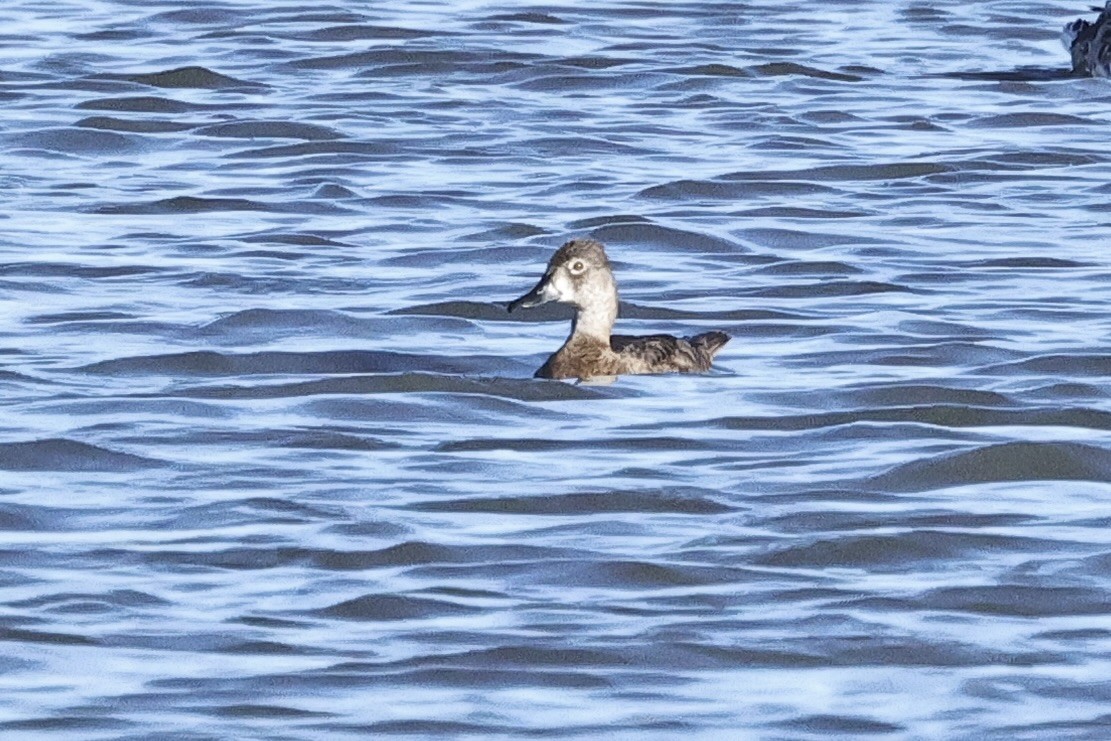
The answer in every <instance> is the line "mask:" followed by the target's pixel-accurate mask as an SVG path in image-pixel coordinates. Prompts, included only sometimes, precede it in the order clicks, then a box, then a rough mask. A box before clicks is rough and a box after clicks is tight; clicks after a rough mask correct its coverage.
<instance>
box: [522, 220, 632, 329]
mask: <svg viewBox="0 0 1111 741" xmlns="http://www.w3.org/2000/svg"><path fill="white" fill-rule="evenodd" d="M549 301H559V302H561V303H565V304H572V305H573V306H575V307H576V308H577V309H578V310H579V312H580V313H581V312H583V311H594V310H601V309H608V307H609V306H610V305H611V304H612V307H613V315H614V317H615V318H616V316H617V284H616V283H615V282H614V279H613V271H612V270H611V269H610V261H609V258H607V257H606V251H605V248H603V247H602V244H601V243H600V242H596V241H594V240H593V239H573V240H571V241H570V242H568V243H567V244H565V245H563V246H562V247H560V248H559V250H557V251H556V253H555V254H554V255H552V259H551V260H549V261H548V268H547V270H545V271H544V275H543V276H542V277H541V278H540V280H539V281H538V282H537V284H536V285H535V286H533V288H532V290H531V291H529V292H528V293H526V294H525V295H524V296H521V297H520V298H518V299H515V300H513V301H510V302H509V305H508V307H507V308H508V309H509V311H513V310H514V309H518V308H523V309H528V308H531V307H533V306H539V305H540V304H546V303H548V302H549Z"/></svg>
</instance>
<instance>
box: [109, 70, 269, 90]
mask: <svg viewBox="0 0 1111 741" xmlns="http://www.w3.org/2000/svg"><path fill="white" fill-rule="evenodd" d="M97 78H98V79H108V80H124V81H126V82H135V83H138V84H140V85H149V86H151V87H160V88H198V89H204V90H225V89H229V88H261V87H266V86H265V85H262V84H260V83H257V82H248V81H247V80H237V79H236V78H234V77H228V76H227V75H222V74H220V73H219V72H213V71H212V70H210V69H207V68H205V67H197V66H192V67H178V68H176V69H171V70H165V71H161V72H149V73H143V74H134V75H120V74H105V75H97Z"/></svg>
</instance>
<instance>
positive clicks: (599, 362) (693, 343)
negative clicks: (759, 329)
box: [507, 239, 729, 379]
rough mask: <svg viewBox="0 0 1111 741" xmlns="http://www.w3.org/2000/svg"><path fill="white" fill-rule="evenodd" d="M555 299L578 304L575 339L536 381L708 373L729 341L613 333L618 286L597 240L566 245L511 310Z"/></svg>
mask: <svg viewBox="0 0 1111 741" xmlns="http://www.w3.org/2000/svg"><path fill="white" fill-rule="evenodd" d="M549 301H561V302H563V303H567V304H572V305H573V306H574V307H575V318H574V319H573V320H572V321H571V335H570V336H569V337H568V338H567V341H566V342H564V343H563V347H561V348H559V350H557V351H556V352H555V353H554V354H553V355H552V356H551V357H550V358H548V361H547V362H546V363H544V365H542V366H541V367H540V370H538V371H536V378H579V379H591V378H604V377H607V376H616V375H620V374H623V373H693V372H698V371H707V370H709V369H710V364H711V363H713V360H714V355H715V354H717V351H718V350H720V349H721V348H722V346H723V345H725V343H726V342H728V341H729V335H727V334H725V333H724V332H704V333H703V334H697V335H695V336H693V337H688V338H679V337H672V336H671V335H666V334H656V335H646V336H641V337H630V336H625V335H611V334H610V332H611V331H612V330H613V323H614V321H615V320H616V319H617V283H616V281H614V279H613V271H612V270H611V269H610V262H609V259H608V258H607V257H606V251H605V248H603V247H602V245H601V243H600V242H595V241H594V240H593V239H573V240H571V241H570V242H568V243H567V244H565V245H563V246H562V247H560V248H559V250H558V251H557V252H556V253H555V255H553V256H552V259H551V260H550V261H549V262H548V269H547V270H546V271H545V272H544V276H543V277H542V278H540V282H538V283H537V284H536V286H535V287H534V288H533V289H532V290H531V291H529V292H528V293H526V294H525V295H524V296H521V297H520V298H518V299H516V300H515V301H511V302H510V303H509V306H508V307H507V308H508V309H509V311H513V310H514V309H516V308H518V307H522V308H526V309H527V308H529V307H531V306H539V305H540V304H546V303H548V302H549Z"/></svg>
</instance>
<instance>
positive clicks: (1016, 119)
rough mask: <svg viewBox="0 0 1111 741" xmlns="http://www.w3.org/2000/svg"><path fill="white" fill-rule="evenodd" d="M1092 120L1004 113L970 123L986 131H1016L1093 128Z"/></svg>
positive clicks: (1047, 114)
mask: <svg viewBox="0 0 1111 741" xmlns="http://www.w3.org/2000/svg"><path fill="white" fill-rule="evenodd" d="M1093 123H1094V122H1093V121H1092V120H1091V119H1087V118H1081V117H1080V116H1070V115H1066V114H1064V113H1042V112H1025V113H1002V114H999V115H995V116H983V117H981V118H978V119H976V120H975V121H972V122H970V123H969V126H974V127H978V128H984V129H1016V128H1031V127H1041V126H1091V125H1092V124H1093Z"/></svg>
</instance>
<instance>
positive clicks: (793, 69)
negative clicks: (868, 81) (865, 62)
mask: <svg viewBox="0 0 1111 741" xmlns="http://www.w3.org/2000/svg"><path fill="white" fill-rule="evenodd" d="M749 71H750V72H751V73H752V74H753V75H755V76H758V77H784V76H789V75H799V76H802V77H814V78H817V79H820V80H836V81H838V82H861V81H863V79H864V78H863V77H860V76H859V75H851V74H845V73H843V72H829V71H827V70H824V69H818V68H817V67H808V66H806V65H805V64H797V63H795V62H769V63H768V64H758V65H756V66H754V67H750V68H749Z"/></svg>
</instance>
